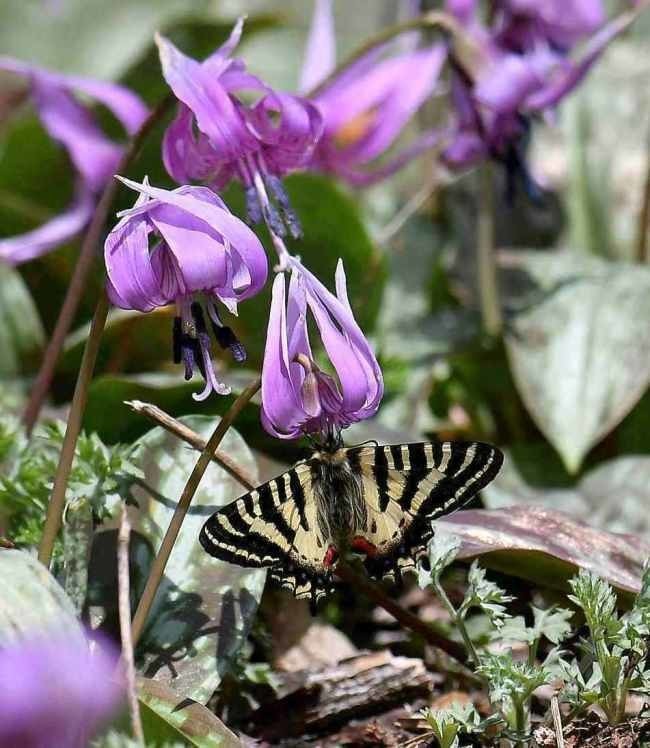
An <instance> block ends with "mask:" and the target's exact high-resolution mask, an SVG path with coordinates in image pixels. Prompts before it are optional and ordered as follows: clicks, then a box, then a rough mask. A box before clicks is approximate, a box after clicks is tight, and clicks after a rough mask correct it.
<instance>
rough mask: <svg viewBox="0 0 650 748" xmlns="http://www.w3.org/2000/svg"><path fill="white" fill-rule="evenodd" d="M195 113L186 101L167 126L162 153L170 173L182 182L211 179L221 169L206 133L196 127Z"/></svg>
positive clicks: (179, 106) (180, 105)
mask: <svg viewBox="0 0 650 748" xmlns="http://www.w3.org/2000/svg"><path fill="white" fill-rule="evenodd" d="M193 120H194V114H193V113H192V110H191V109H189V107H187V106H185V104H179V105H178V113H177V114H176V117H175V118H174V119H173V120H172V122H171V123H170V125H169V127H168V128H167V129H166V130H165V134H164V136H163V141H162V157H163V163H164V164H165V169H167V173H168V174H169V175H170V176H171V177H172V178H173V179H175V180H176V181H177V182H179V183H180V184H182V183H184V182H189V181H192V180H197V181H203V180H207V179H210V178H211V177H212V176H213V175H214V173H215V172H216V171H217V170H218V168H219V165H220V160H219V158H218V157H217V156H216V154H215V151H214V149H213V148H212V146H211V145H210V143H209V142H208V140H207V138H206V137H205V136H204V135H203V133H196V132H195V131H194V127H193Z"/></svg>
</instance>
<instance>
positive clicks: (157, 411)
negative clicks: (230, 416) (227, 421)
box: [125, 400, 257, 491]
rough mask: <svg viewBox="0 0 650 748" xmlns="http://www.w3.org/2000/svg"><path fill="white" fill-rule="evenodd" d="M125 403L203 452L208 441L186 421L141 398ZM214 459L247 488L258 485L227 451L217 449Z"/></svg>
mask: <svg viewBox="0 0 650 748" xmlns="http://www.w3.org/2000/svg"><path fill="white" fill-rule="evenodd" d="M125 404H126V405H128V406H129V408H131V410H133V411H134V412H135V413H140V414H141V415H143V416H146V417H147V418H149V419H150V420H152V421H153V422H154V423H156V424H158V426H162V428H164V429H165V431H169V433H170V434H173V435H174V436H176V437H178V438H179V439H181V440H182V441H184V442H186V443H187V444H189V445H190V446H191V447H194V449H196V450H198V451H199V452H202V451H203V450H204V449H205V446H206V444H207V442H206V440H205V439H204V438H203V437H202V436H199V434H197V433H196V431H192V429H191V428H189V427H188V426H186V425H185V424H184V423H181V421H178V420H177V419H176V418H174V417H173V416H170V415H169V413H165V411H164V410H162V408H159V407H158V406H157V405H153V403H143V402H142V401H141V400H127V401H125ZM212 461H213V462H216V463H217V465H219V466H220V467H222V468H223V469H224V470H225V471H226V472H227V473H228V474H229V475H231V476H232V477H233V478H234V479H235V480H237V481H239V482H240V483H241V484H242V486H244V488H246V489H247V490H249V491H252V490H253V489H254V488H255V486H256V485H257V481H256V480H255V476H254V475H251V473H250V472H249V471H248V470H246V468H244V467H242V466H241V465H239V464H238V463H237V462H236V461H235V460H233V459H232V457H230V456H229V455H227V454H226V453H225V452H222V451H220V450H219V449H216V450H215V451H214V452H213V453H212Z"/></svg>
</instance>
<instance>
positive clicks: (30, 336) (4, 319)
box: [0, 264, 45, 378]
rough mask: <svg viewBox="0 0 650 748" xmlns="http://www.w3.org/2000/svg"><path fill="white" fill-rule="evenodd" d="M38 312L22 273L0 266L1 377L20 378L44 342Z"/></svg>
mask: <svg viewBox="0 0 650 748" xmlns="http://www.w3.org/2000/svg"><path fill="white" fill-rule="evenodd" d="M44 338H45V336H44V332H43V326H42V324H41V320H40V318H39V316H38V311H37V310H36V306H35V304H34V302H33V300H32V297H31V295H30V293H29V290H28V289H27V286H26V285H25V282H24V281H23V279H22V278H21V277H20V274H19V273H18V272H17V271H16V270H14V269H13V268H10V267H8V266H7V265H4V264H0V350H1V351H2V356H0V377H2V378H8V377H12V376H16V375H18V374H20V373H21V371H23V369H24V368H25V364H26V363H28V362H29V360H30V357H33V356H34V354H36V353H38V351H39V350H40V348H41V347H42V346H43V343H44Z"/></svg>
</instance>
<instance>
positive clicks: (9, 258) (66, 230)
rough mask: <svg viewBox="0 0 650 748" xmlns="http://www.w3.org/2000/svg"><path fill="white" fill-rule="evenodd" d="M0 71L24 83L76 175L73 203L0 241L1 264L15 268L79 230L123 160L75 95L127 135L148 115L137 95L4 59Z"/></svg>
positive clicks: (118, 150)
mask: <svg viewBox="0 0 650 748" xmlns="http://www.w3.org/2000/svg"><path fill="white" fill-rule="evenodd" d="M0 71H6V72H9V73H14V74H17V75H20V76H23V77H25V78H27V79H28V81H29V88H30V95H31V99H32V101H33V102H34V106H35V108H36V111H37V113H38V116H39V118H40V120H41V122H42V124H43V127H44V128H45V130H46V131H47V132H48V134H49V135H50V136H51V137H52V138H53V139H54V140H55V141H57V142H58V143H60V144H61V145H62V146H63V147H64V148H65V150H66V151H67V153H68V156H69V159H70V162H71V164H72V166H73V168H74V170H75V172H76V178H75V189H74V199H73V201H72V203H71V204H70V205H69V206H68V208H66V210H65V211H64V212H63V213H61V214H60V215H58V216H56V217H55V218H53V219H51V220H50V221H47V222H46V223H44V224H43V225H42V226H40V227H38V228H36V229H34V230H33V231H29V232H27V233H25V234H22V235H20V236H14V237H7V238H3V239H0V259H1V260H4V261H5V262H8V263H11V264H18V263H21V262H25V261H27V260H31V259H33V258H34V257H38V256H40V255H42V254H44V253H46V252H49V251H50V250H52V249H54V248H55V247H57V246H59V245H61V244H63V243H64V242H66V241H68V240H70V239H72V238H73V237H74V236H76V235H77V234H78V233H79V232H80V231H82V230H83V228H84V226H86V224H87V223H88V222H89V221H90V218H91V216H92V213H93V211H94V208H95V204H96V202H97V199H98V195H99V193H100V192H101V191H102V190H103V189H104V186H105V185H106V184H107V182H108V180H109V179H112V177H113V174H114V173H115V170H116V168H117V165H118V163H119V161H120V158H121V156H122V152H123V147H122V146H121V145H120V144H119V143H116V142H114V141H113V140H111V139H110V138H108V137H107V136H106V135H104V133H103V132H102V131H101V129H100V128H99V126H98V124H97V123H96V121H95V118H94V116H93V114H92V112H91V111H90V109H89V108H88V107H87V106H86V105H85V104H83V103H81V102H80V101H79V100H78V99H77V94H82V95H84V96H86V97H89V98H91V99H94V100H95V101H98V102H100V103H101V104H103V105H105V106H106V107H107V108H108V109H109V110H110V111H111V112H112V113H113V114H114V115H115V117H116V118H117V119H118V120H119V122H120V123H121V124H122V126H123V127H124V130H125V131H126V132H127V133H128V134H130V135H132V134H133V133H134V132H136V130H137V129H138V128H139V127H140V125H141V124H142V122H143V121H144V119H145V117H146V116H147V113H148V112H147V108H146V107H145V105H144V104H143V102H142V101H141V100H140V98H139V97H138V96H136V95H135V94H134V93H132V92H131V91H129V90H128V89H126V88H124V87H123V86H119V85H116V84H114V83H108V82H105V81H99V80H92V79H90V78H82V77H80V76H75V75H63V74H61V73H56V72H53V71H50V70H45V69H43V68H39V67H36V66H35V65H30V64H28V63H26V62H22V61H20V60H16V59H13V58H11V57H2V56H0Z"/></svg>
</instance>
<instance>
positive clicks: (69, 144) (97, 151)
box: [32, 75, 122, 191]
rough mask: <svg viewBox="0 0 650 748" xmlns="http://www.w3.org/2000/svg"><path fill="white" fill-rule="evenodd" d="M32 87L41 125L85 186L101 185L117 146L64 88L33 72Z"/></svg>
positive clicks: (109, 171)
mask: <svg viewBox="0 0 650 748" xmlns="http://www.w3.org/2000/svg"><path fill="white" fill-rule="evenodd" d="M32 91H33V95H34V101H35V104H36V107H37V109H38V112H39V115H40V117H41V120H42V122H43V125H44V127H45V129H46V130H47V131H48V133H49V134H50V135H51V136H52V137H53V138H54V139H55V140H57V141H59V142H60V143H61V144H62V145H63V146H65V148H66V150H67V151H68V154H69V156H70V159H71V161H72V162H73V164H74V166H75V168H76V169H77V171H78V172H79V173H80V174H81V175H82V177H83V178H84V180H85V182H86V183H87V184H88V186H89V187H90V188H91V189H93V190H95V191H99V190H101V189H103V187H104V185H105V184H106V182H107V181H108V180H109V179H110V178H111V177H112V176H113V174H114V173H115V170H116V168H117V165H118V163H119V161H120V158H121V156H122V148H121V146H119V145H117V144H116V143H114V142H113V141H112V140H109V139H108V138H107V137H106V136H105V135H104V134H103V133H102V131H101V130H100V129H99V128H98V127H97V125H96V124H95V121H94V120H93V117H92V115H91V114H90V112H89V111H88V110H87V109H86V108H85V107H83V106H82V105H81V104H80V103H79V102H78V101H76V99H75V98H74V97H73V96H72V95H71V94H70V93H69V92H68V91H67V90H66V89H65V88H62V87H60V86H57V85H53V84H52V83H51V82H49V81H48V80H47V78H41V77H40V76H38V75H34V77H33V79H32Z"/></svg>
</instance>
